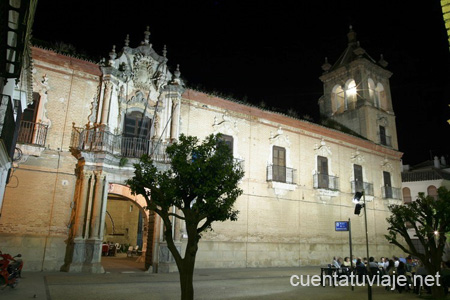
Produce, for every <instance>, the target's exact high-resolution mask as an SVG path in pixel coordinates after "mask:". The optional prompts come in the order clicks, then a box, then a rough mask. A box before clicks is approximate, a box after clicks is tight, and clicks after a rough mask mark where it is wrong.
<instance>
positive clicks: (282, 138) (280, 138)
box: [269, 126, 291, 148]
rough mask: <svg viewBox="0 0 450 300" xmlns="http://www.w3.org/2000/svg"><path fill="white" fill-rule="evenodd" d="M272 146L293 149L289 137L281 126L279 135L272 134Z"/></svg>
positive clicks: (278, 131) (278, 130)
mask: <svg viewBox="0 0 450 300" xmlns="http://www.w3.org/2000/svg"><path fill="white" fill-rule="evenodd" d="M269 140H270V144H272V145H274V144H275V145H285V146H286V147H287V148H289V147H291V141H290V140H289V137H288V136H287V135H286V134H285V133H284V131H283V129H282V128H281V126H278V129H277V133H276V134H275V133H273V132H272V131H271V132H270V138H269Z"/></svg>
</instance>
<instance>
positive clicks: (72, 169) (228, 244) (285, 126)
mask: <svg viewBox="0 0 450 300" xmlns="http://www.w3.org/2000/svg"><path fill="white" fill-rule="evenodd" d="M353 34H354V33H353V32H351V33H350V36H349V45H348V48H347V50H346V52H347V51H350V50H351V51H353V52H354V53H355V55H351V56H345V59H339V60H338V62H337V63H336V64H335V65H333V66H331V65H325V66H324V70H325V73H324V74H323V75H322V76H321V80H322V81H323V82H324V96H323V97H321V99H320V100H319V103H320V108H321V112H322V114H324V115H326V116H328V117H329V119H331V121H330V122H331V123H327V126H323V125H318V124H314V123H311V122H308V121H304V120H299V119H295V118H291V117H289V116H286V115H283V114H280V113H276V112H271V111H268V110H263V109H260V108H257V107H254V106H250V105H247V104H242V103H239V102H236V101H232V100H227V99H223V98H220V97H216V96H213V95H209V94H206V93H203V92H200V91H195V90H191V89H187V88H185V87H184V84H183V82H182V80H181V78H180V69H179V68H178V67H177V68H176V70H174V71H171V70H169V68H168V66H167V61H168V59H167V57H166V51H165V50H164V49H163V50H162V51H161V52H162V54H158V53H157V52H156V51H155V49H153V47H152V45H151V44H150V32H149V31H148V30H147V31H146V32H145V33H144V42H143V43H142V44H141V45H139V46H138V47H135V48H133V47H130V41H129V38H128V37H127V38H126V40H125V45H124V47H123V49H122V50H121V51H120V52H116V50H115V49H114V48H113V50H112V51H111V52H110V54H109V58H108V60H107V61H105V62H103V63H102V64H101V65H100V66H99V65H97V64H94V63H91V62H88V61H84V60H79V59H76V58H72V57H67V56H63V55H60V54H56V53H54V52H52V51H49V50H44V49H40V48H33V91H34V100H35V106H34V108H35V110H34V114H32V116H33V119H31V120H30V121H29V122H31V123H32V124H35V125H36V126H35V127H33V128H41V127H40V126H46V128H48V131H46V132H45V133H46V135H45V137H43V133H42V134H41V133H39V132H40V131H38V130H33V131H30V134H29V135H28V140H24V141H23V142H21V144H20V145H19V147H20V148H21V150H22V152H23V154H24V155H23V157H22V158H21V160H20V162H19V167H18V168H17V169H16V170H15V173H14V176H15V177H14V179H15V180H16V186H15V187H14V188H10V189H7V192H6V198H5V203H4V215H3V216H2V218H1V219H0V237H1V238H0V248H2V249H7V251H10V252H18V250H20V251H21V252H22V254H23V255H24V256H26V257H27V261H28V263H27V264H26V267H27V268H29V269H33V270H59V269H61V270H63V271H70V272H79V271H88V272H102V271H103V268H102V266H101V243H102V241H105V240H110V241H113V242H115V241H114V240H113V239H114V238H115V237H116V241H118V240H119V239H121V238H123V236H124V235H126V234H127V232H129V230H134V231H136V230H137V231H138V235H137V237H136V244H139V243H140V244H141V245H142V248H143V251H144V253H145V255H146V265H147V266H152V268H153V271H158V272H164V271H171V270H174V263H173V260H172V259H171V256H170V254H169V251H168V249H167V246H166V244H165V241H164V239H163V236H162V224H161V220H160V219H159V217H157V216H155V215H154V214H151V213H149V212H148V211H146V210H144V209H143V207H144V206H145V203H144V201H143V199H141V198H140V197H136V196H133V195H131V193H130V190H129V188H128V187H127V186H125V185H124V181H125V180H126V179H128V178H130V177H131V176H132V175H133V167H132V163H133V162H136V161H137V158H138V157H140V156H141V155H142V154H143V153H148V154H150V155H151V156H152V157H153V159H154V161H155V163H156V164H157V166H158V167H159V168H162V169H163V168H166V167H167V162H168V161H167V159H166V156H165V147H166V146H167V145H168V144H170V143H171V142H173V141H176V140H177V139H178V137H179V135H180V134H181V133H183V134H186V135H194V136H198V137H200V138H204V137H206V136H207V135H209V134H211V133H222V134H223V135H224V137H225V138H226V139H227V141H228V142H229V143H230V144H231V145H232V149H233V155H234V156H235V157H236V158H237V159H240V160H242V164H243V167H244V171H245V177H244V178H243V180H242V182H241V188H242V189H243V190H244V193H243V195H242V196H241V197H239V199H238V200H237V202H236V209H237V210H239V211H240V213H239V217H238V221H236V222H224V223H215V224H213V228H214V231H212V232H208V233H206V234H205V235H204V236H203V238H202V239H201V242H200V244H199V252H198V256H197V260H196V267H198V268H208V267H269V266H299V265H313V264H324V263H328V262H329V261H330V258H331V257H332V256H348V255H349V249H348V236H347V235H346V234H343V233H342V232H335V231H334V225H335V221H345V220H348V219H349V218H351V220H352V228H353V233H352V235H353V244H354V250H353V252H354V253H355V254H356V255H360V256H363V255H364V253H365V232H364V229H363V228H364V224H363V218H360V217H358V216H355V215H354V214H353V210H354V204H353V203H352V200H351V199H352V198H353V194H354V193H355V192H356V191H360V190H362V189H364V191H365V193H366V200H367V201H368V204H367V211H368V222H369V236H370V241H371V253H373V255H374V256H379V255H385V254H386V253H394V251H397V250H395V249H394V248H393V247H392V246H390V245H389V244H387V242H386V240H385V238H384V234H385V233H386V227H387V224H386V221H385V219H386V217H387V216H388V214H389V212H388V209H387V206H388V205H389V204H392V203H401V199H402V197H401V190H400V188H401V177H400V173H401V163H400V158H401V155H402V153H400V152H399V151H398V150H397V138H396V131H395V121H394V114H393V112H392V103H391V98H390V91H389V82H388V79H389V76H390V73H389V72H388V71H387V70H385V69H384V67H385V66H384V61H381V62H379V63H377V62H375V61H373V60H370V59H368V58H367V56H366V55H364V54H362V55H359V54H358V53H359V52H360V51H359V50H360V49H362V48H360V47H359V44H358V43H357V42H356V37H355V36H354V35H353ZM348 49H350V50H348ZM344 127H345V130H344ZM381 127H384V131H383V132H380V131H381V129H380V128H381ZM344 131H345V132H347V133H344ZM43 183H45V184H43ZM30 199H32V202H30ZM113 201H130V203H132V206H133V207H135V208H136V209H139V211H140V214H139V216H140V217H139V219H140V220H142V225H139V226H137V227H139V228H138V229H136V228H135V227H131V226H130V227H127V228H125V227H123V228H122V227H121V228H119V226H118V227H117V228H115V229H114V231H112V230H111V228H112V226H113V222H112V220H114V218H117V217H115V215H114V213H113V209H112V208H110V207H109V206H108V205H110V204H111V203H112V202H113ZM30 203H33V205H30ZM124 207H125V208H124V209H128V208H129V207H130V206H129V205H125V206H124ZM129 210H130V211H129V212H130V213H131V211H132V210H133V209H131V208H130V209H129ZM134 218H136V217H134ZM105 224H106V227H105ZM132 228H134V229H132ZM127 230H128V231H127ZM139 230H140V231H139ZM139 232H140V234H142V240H141V241H139ZM173 234H174V236H175V239H176V243H177V245H178V247H179V249H181V250H183V249H184V245H185V242H186V232H185V230H184V224H182V223H177V224H176V225H175V227H174V232H173ZM147 237H148V238H147Z"/></svg>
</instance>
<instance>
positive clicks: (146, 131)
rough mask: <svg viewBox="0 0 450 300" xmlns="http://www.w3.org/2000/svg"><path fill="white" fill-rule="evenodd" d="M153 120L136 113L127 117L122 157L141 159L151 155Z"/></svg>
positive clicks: (124, 127)
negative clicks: (143, 156)
mask: <svg viewBox="0 0 450 300" xmlns="http://www.w3.org/2000/svg"><path fill="white" fill-rule="evenodd" d="M151 123H152V122H151V119H150V118H148V117H146V116H144V114H143V113H142V112H138V111H134V112H131V113H128V114H126V115H125V120H124V123H123V137H122V155H123V156H125V157H141V156H142V155H143V154H148V153H149V150H150V149H149V146H150V145H149V143H150V142H149V140H150V128H151Z"/></svg>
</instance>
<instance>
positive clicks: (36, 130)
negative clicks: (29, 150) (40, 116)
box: [17, 121, 48, 147]
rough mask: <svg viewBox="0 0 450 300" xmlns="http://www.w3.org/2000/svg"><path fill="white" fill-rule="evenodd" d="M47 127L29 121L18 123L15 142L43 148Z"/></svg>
mask: <svg viewBox="0 0 450 300" xmlns="http://www.w3.org/2000/svg"><path fill="white" fill-rule="evenodd" d="M47 131H48V125H45V124H42V123H35V122H29V121H20V128H19V135H18V137H17V142H18V143H22V144H30V145H37V146H41V147H44V146H45V141H46V139H47Z"/></svg>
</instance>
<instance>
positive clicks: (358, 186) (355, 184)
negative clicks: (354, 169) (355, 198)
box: [351, 181, 373, 196]
mask: <svg viewBox="0 0 450 300" xmlns="http://www.w3.org/2000/svg"><path fill="white" fill-rule="evenodd" d="M351 185H352V194H354V193H356V192H362V191H363V190H364V193H365V194H366V195H369V196H373V184H372V183H369V182H362V181H351Z"/></svg>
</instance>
